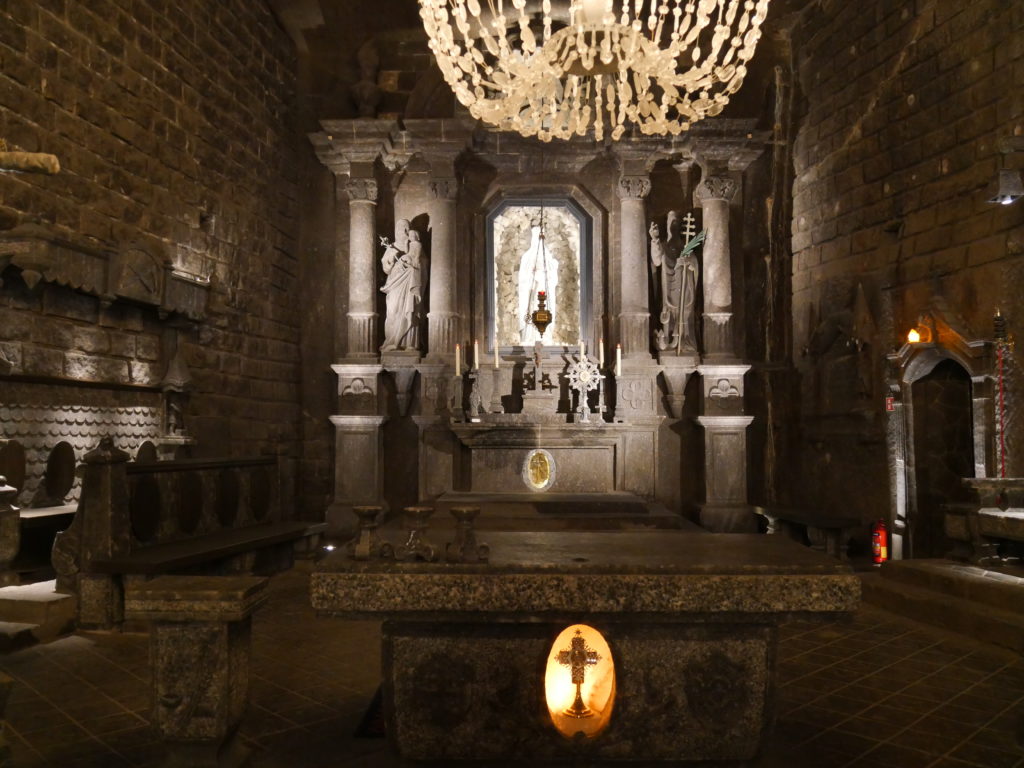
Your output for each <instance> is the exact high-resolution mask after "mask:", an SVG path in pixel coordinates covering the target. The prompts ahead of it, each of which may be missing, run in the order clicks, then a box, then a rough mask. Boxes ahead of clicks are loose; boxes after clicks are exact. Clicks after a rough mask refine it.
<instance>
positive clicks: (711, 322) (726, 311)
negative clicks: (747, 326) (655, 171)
mask: <svg viewBox="0 0 1024 768" xmlns="http://www.w3.org/2000/svg"><path fill="white" fill-rule="evenodd" d="M736 187H737V185H736V182H735V181H734V180H733V179H731V178H729V177H728V176H707V177H705V179H704V180H703V181H702V182H701V183H700V184H699V185H698V186H697V191H696V193H695V197H696V198H697V201H698V203H699V204H700V207H701V208H702V209H703V212H704V229H705V230H707V236H706V238H705V240H704V246H703V266H704V356H705V358H718V359H729V358H733V357H735V354H736V349H735V341H734V338H733V337H734V329H733V313H732V261H731V252H730V250H729V203H730V202H731V201H732V198H733V197H734V196H735V194H736Z"/></svg>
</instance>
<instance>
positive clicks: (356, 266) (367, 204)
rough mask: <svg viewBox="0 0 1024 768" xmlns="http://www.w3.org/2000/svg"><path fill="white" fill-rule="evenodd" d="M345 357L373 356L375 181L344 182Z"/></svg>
mask: <svg viewBox="0 0 1024 768" xmlns="http://www.w3.org/2000/svg"><path fill="white" fill-rule="evenodd" d="M347 191H348V211H349V225H348V226H349V247H348V270H349V272H348V357H350V358H376V357H377V346H378V345H377V311H376V302H377V259H376V249H377V223H376V208H377V182H376V181H375V180H374V179H372V178H366V177H351V178H350V179H349V181H348V186H347Z"/></svg>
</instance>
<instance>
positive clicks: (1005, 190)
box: [988, 136, 1024, 205]
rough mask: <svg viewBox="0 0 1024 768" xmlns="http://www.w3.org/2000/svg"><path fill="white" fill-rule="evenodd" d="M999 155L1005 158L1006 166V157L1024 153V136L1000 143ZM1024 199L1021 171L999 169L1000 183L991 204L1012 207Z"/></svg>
mask: <svg viewBox="0 0 1024 768" xmlns="http://www.w3.org/2000/svg"><path fill="white" fill-rule="evenodd" d="M998 149H999V154H1000V155H1002V156H1003V160H1002V162H1001V164H1002V165H1006V155H1010V154H1013V153H1014V152H1024V136H1009V137H1006V138H1003V139H1001V140H1000V141H999V147H998ZM1022 197H1024V180H1022V179H1021V175H1020V171H1017V170H1014V169H1012V168H1000V169H999V182H998V186H997V189H996V193H995V194H994V195H993V196H992V197H990V198H989V199H988V201H989V202H990V203H999V204H1000V205H1010V204H1011V203H1015V202H1016V201H1017V200H1020V198H1022Z"/></svg>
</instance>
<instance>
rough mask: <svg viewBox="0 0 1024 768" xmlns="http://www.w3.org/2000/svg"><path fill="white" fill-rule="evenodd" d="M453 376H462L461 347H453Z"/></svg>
mask: <svg viewBox="0 0 1024 768" xmlns="http://www.w3.org/2000/svg"><path fill="white" fill-rule="evenodd" d="M455 375H456V376H461V375H462V345H461V344H456V345H455Z"/></svg>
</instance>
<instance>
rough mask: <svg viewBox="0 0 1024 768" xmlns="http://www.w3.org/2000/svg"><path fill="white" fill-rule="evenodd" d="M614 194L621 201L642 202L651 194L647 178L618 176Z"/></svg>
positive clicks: (648, 178)
mask: <svg viewBox="0 0 1024 768" xmlns="http://www.w3.org/2000/svg"><path fill="white" fill-rule="evenodd" d="M615 192H616V194H618V196H619V198H620V199H622V200H643V199H644V198H645V197H647V195H649V194H650V193H651V178H650V177H649V176H620V177H619V185H618V186H617V187H616V188H615Z"/></svg>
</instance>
